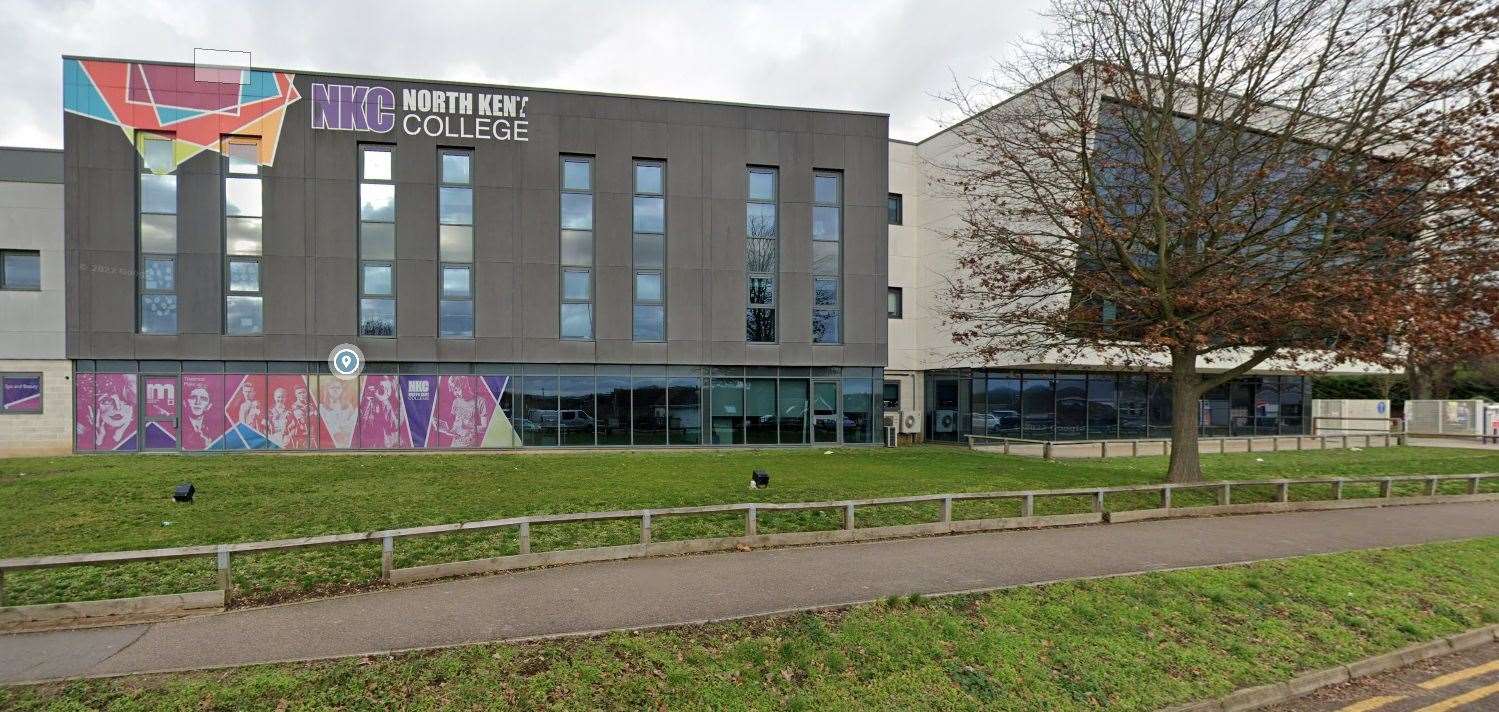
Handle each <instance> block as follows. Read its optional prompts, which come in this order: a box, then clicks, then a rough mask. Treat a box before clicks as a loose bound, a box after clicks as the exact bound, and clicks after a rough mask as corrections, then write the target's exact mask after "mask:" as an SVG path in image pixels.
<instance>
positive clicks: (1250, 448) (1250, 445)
mask: <svg viewBox="0 0 1499 712" xmlns="http://www.w3.org/2000/svg"><path fill="white" fill-rule="evenodd" d="M1244 451H1245V452H1254V436H1253V435H1251V436H1249V437H1248V438H1246V439H1245V440H1244Z"/></svg>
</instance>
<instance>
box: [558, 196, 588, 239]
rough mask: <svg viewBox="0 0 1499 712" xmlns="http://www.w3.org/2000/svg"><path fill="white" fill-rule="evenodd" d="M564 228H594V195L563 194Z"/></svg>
mask: <svg viewBox="0 0 1499 712" xmlns="http://www.w3.org/2000/svg"><path fill="white" fill-rule="evenodd" d="M562 229H563V230H592V229H593V196H592V195H590V194H588V193H563V194H562Z"/></svg>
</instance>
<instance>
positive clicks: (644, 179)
mask: <svg viewBox="0 0 1499 712" xmlns="http://www.w3.org/2000/svg"><path fill="white" fill-rule="evenodd" d="M662 174H663V171H662V166H661V165H659V164H655V163H637V164H635V192H636V193H660V192H662V190H661V176H662Z"/></svg>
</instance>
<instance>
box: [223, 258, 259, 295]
mask: <svg viewBox="0 0 1499 712" xmlns="http://www.w3.org/2000/svg"><path fill="white" fill-rule="evenodd" d="M229 291H231V292H258V291H260V263H259V262H247V261H240V260H231V261H230V262H229Z"/></svg>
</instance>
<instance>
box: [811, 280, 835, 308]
mask: <svg viewBox="0 0 1499 712" xmlns="http://www.w3.org/2000/svg"><path fill="white" fill-rule="evenodd" d="M812 294H813V303H814V304H816V305H817V306H820V307H835V306H838V280H836V279H825V278H821V277H819V278H817V279H814V280H812Z"/></svg>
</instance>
